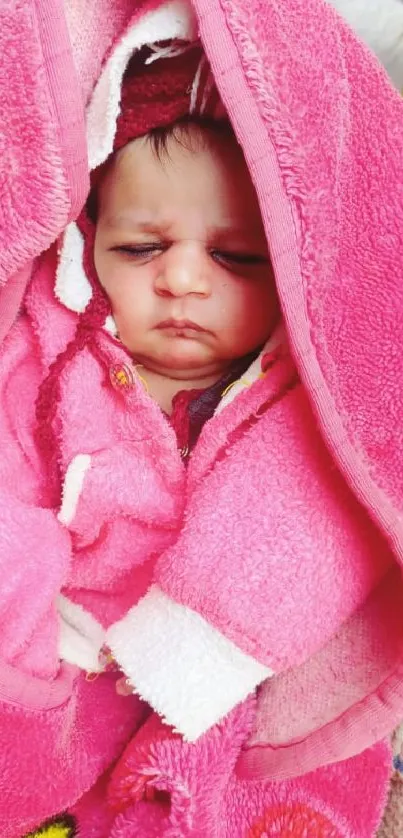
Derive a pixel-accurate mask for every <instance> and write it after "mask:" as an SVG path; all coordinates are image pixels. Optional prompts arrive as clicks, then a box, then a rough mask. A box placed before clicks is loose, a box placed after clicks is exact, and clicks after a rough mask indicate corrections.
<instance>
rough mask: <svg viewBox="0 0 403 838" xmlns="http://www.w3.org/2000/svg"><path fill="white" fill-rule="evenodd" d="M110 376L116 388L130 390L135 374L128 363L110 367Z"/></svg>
mask: <svg viewBox="0 0 403 838" xmlns="http://www.w3.org/2000/svg"><path fill="white" fill-rule="evenodd" d="M109 378H110V381H111V384H112V387H114V389H115V390H129V389H130V387H133V384H134V374H133V370H132V368H131V367H130V366H129V365H128V364H122V365H114V366H112V367H109Z"/></svg>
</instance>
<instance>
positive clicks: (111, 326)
mask: <svg viewBox="0 0 403 838" xmlns="http://www.w3.org/2000/svg"><path fill="white" fill-rule="evenodd" d="M104 329H105V331H106V332H109V334H110V335H112V336H113V337H114V338H117V336H118V327H117V325H116V323H115V318H114V317H113V314H108V316H107V318H106V320H105V323H104Z"/></svg>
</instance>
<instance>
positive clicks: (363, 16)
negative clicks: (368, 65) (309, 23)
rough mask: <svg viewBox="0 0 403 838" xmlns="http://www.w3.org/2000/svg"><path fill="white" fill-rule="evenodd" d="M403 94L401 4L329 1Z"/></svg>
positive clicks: (369, 0)
mask: <svg viewBox="0 0 403 838" xmlns="http://www.w3.org/2000/svg"><path fill="white" fill-rule="evenodd" d="M328 2H329V3H330V4H331V5H332V6H334V8H335V9H337V11H338V12H340V14H341V16H342V17H344V18H345V20H346V21H347V23H349V24H350V26H351V27H352V29H354V31H355V32H356V33H357V35H359V36H360V38H361V39H362V40H363V41H364V42H365V43H366V44H367V45H368V46H369V47H370V48H371V49H372V50H373V52H374V53H375V55H377V56H378V58H379V60H380V62H381V63H382V64H383V65H384V67H385V68H386V70H387V71H388V73H389V75H390V77H391V79H392V82H393V84H394V85H395V87H397V88H398V90H400V91H402V92H403V0H328Z"/></svg>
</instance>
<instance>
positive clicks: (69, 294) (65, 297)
mask: <svg viewBox="0 0 403 838" xmlns="http://www.w3.org/2000/svg"><path fill="white" fill-rule="evenodd" d="M83 254H84V238H83V236H82V234H81V232H80V230H79V229H78V227H77V224H75V222H74V221H72V222H71V223H70V224H68V226H67V227H66V230H65V232H64V235H63V240H62V244H61V247H60V251H59V260H58V265H57V270H56V283H55V296H56V297H57V299H58V300H59V301H60V302H61V303H63V305H64V306H66V308H68V309H69V310H70V311H75V312H76V314H82V312H83V311H85V309H86V307H87V305H88V303H89V301H90V299H91V297H92V288H91V285H90V283H89V281H88V279H87V276H86V273H85V270H84V265H83Z"/></svg>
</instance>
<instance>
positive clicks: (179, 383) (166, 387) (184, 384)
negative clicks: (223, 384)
mask: <svg viewBox="0 0 403 838" xmlns="http://www.w3.org/2000/svg"><path fill="white" fill-rule="evenodd" d="M136 370H137V372H138V375H139V377H140V378H141V379H142V380H143V381H144V383H145V385H146V387H147V390H148V392H149V394H150V396H151V397H152V398H153V399H154V400H155V401H156V402H157V403H158V404H159V406H160V408H161V410H163V411H164V413H167V414H168V415H169V416H170V415H171V413H172V400H173V399H174V398H175V396H176V394H177V393H179V392H180V391H181V390H206V389H207V388H208V387H211V386H212V385H213V384H215V383H216V381H219V379H220V378H221V377H222V376H223V375H224V373H225V370H221V371H218V372H215V373H212V374H210V375H204V376H199V377H198V376H197V373H195V374H189V377H185V378H174V377H172V378H171V377H170V375H169V374H165V375H163V374H162V373H159V372H155V371H154V370H150V369H148V368H147V367H145V366H142V365H140V364H139V365H138V366H136Z"/></svg>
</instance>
